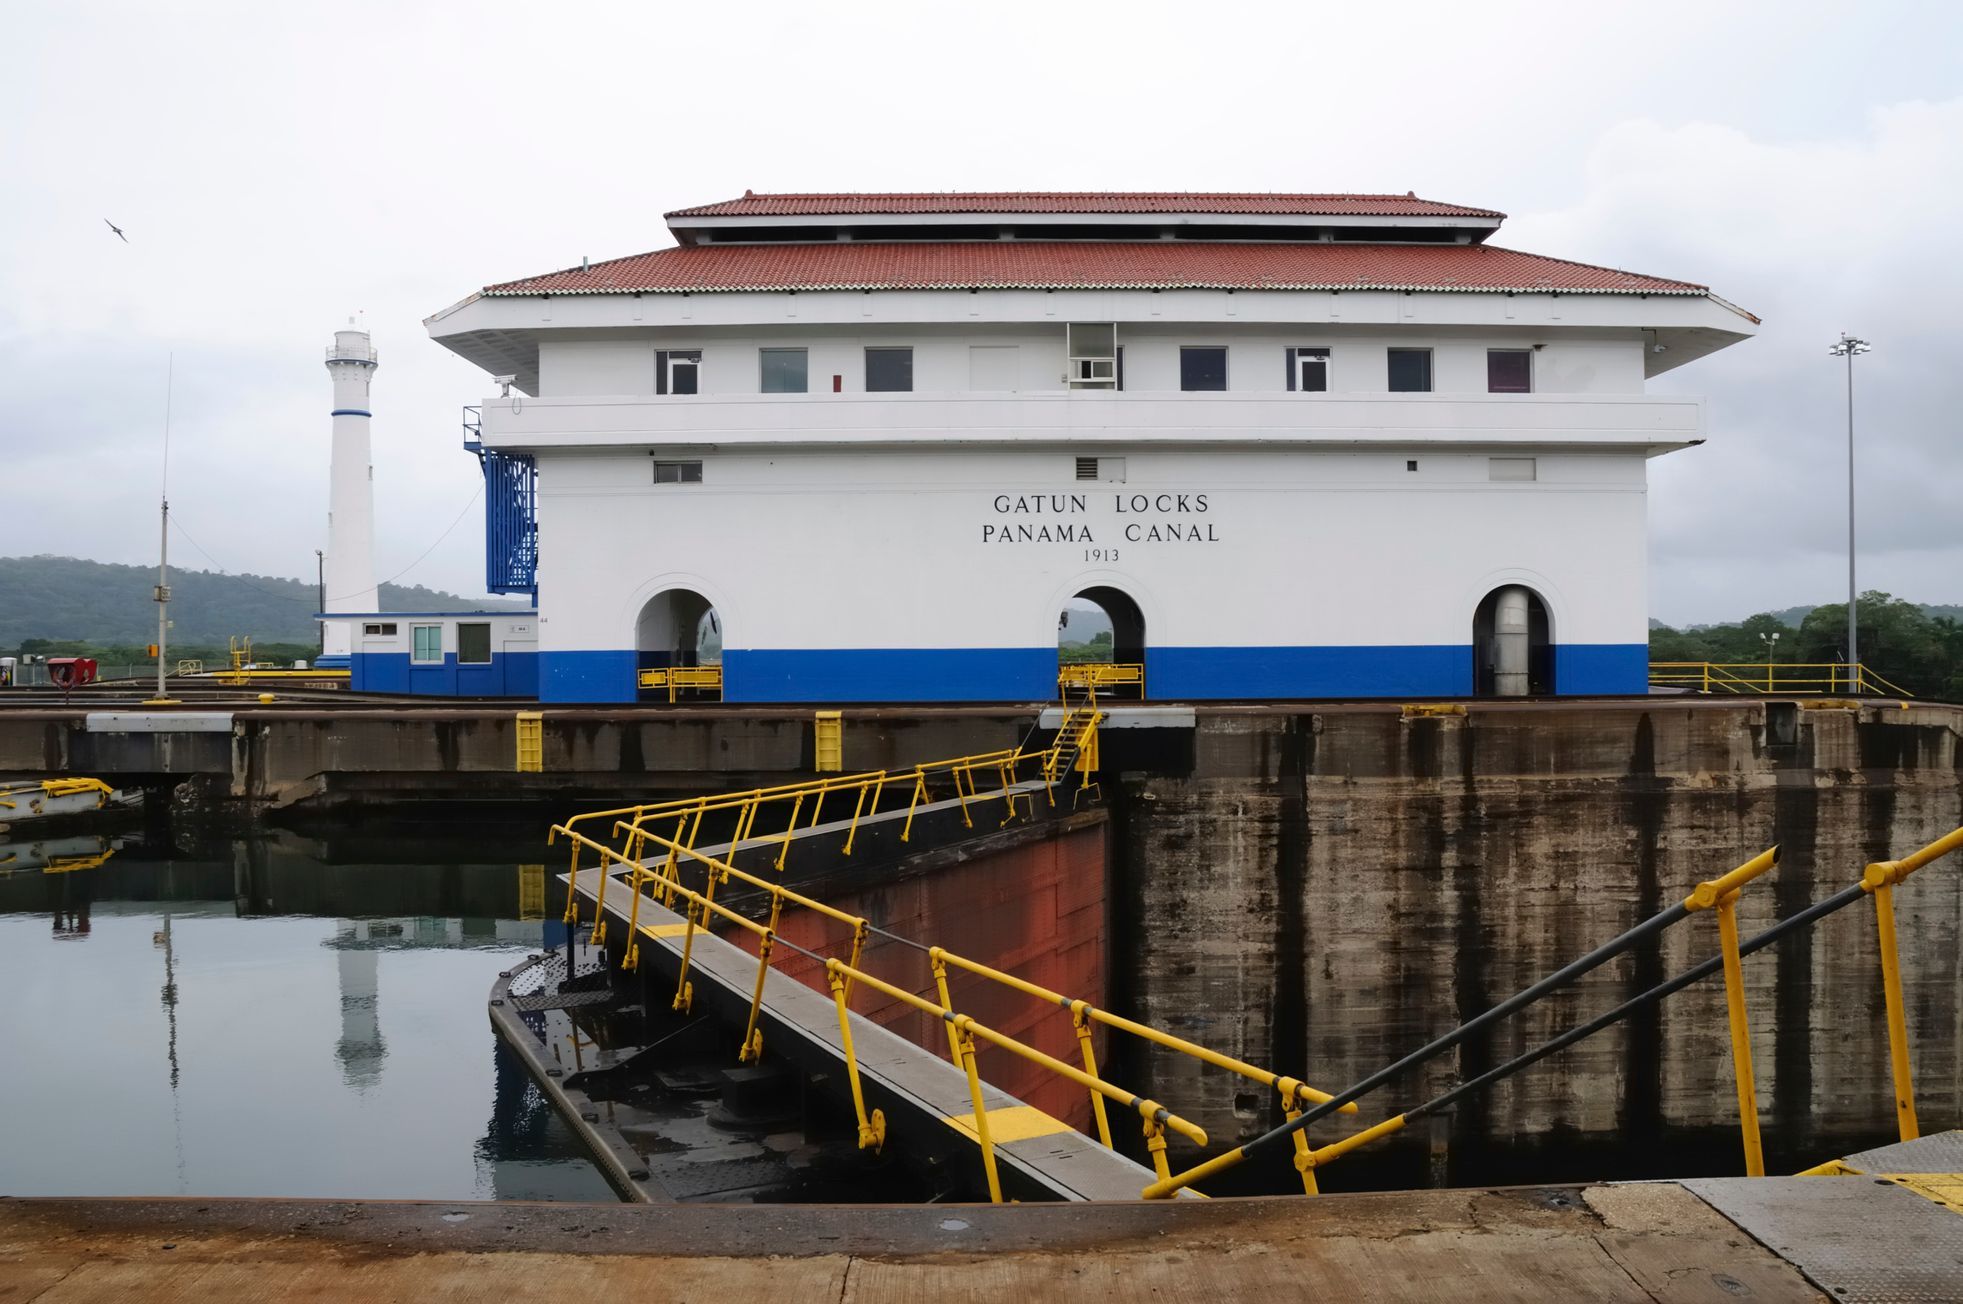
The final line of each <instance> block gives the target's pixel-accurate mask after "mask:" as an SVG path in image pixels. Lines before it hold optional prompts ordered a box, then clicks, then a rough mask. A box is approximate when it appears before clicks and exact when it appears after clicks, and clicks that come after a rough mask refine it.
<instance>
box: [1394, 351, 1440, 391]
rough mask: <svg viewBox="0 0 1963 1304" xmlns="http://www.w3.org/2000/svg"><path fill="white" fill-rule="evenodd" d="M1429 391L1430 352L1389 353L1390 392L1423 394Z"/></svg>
mask: <svg viewBox="0 0 1963 1304" xmlns="http://www.w3.org/2000/svg"><path fill="white" fill-rule="evenodd" d="M1430 390H1431V350H1430V349H1392V350H1391V351H1390V392H1391V393H1393V394H1424V393H1429V392H1430Z"/></svg>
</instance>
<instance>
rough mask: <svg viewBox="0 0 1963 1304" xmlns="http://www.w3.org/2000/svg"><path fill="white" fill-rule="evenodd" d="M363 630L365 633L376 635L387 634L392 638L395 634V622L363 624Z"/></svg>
mask: <svg viewBox="0 0 1963 1304" xmlns="http://www.w3.org/2000/svg"><path fill="white" fill-rule="evenodd" d="M361 632H362V634H363V635H374V636H376V637H382V636H387V637H391V638H392V637H394V635H395V625H394V624H393V623H388V624H378V625H363V626H362V627H361Z"/></svg>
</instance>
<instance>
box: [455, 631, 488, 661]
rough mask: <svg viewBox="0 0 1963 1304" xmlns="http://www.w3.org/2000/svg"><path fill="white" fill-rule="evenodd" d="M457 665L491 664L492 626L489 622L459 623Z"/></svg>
mask: <svg viewBox="0 0 1963 1304" xmlns="http://www.w3.org/2000/svg"><path fill="white" fill-rule="evenodd" d="M457 664H458V665H460V666H488V665H490V664H491V626H490V622H489V621H472V622H469V623H465V622H463V621H459V622H457Z"/></svg>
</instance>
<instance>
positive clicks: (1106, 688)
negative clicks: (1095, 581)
mask: <svg viewBox="0 0 1963 1304" xmlns="http://www.w3.org/2000/svg"><path fill="white" fill-rule="evenodd" d="M1056 650H1057V668H1058V673H1059V674H1060V675H1061V674H1063V673H1064V672H1065V671H1066V670H1067V668H1068V667H1070V666H1074V665H1091V666H1099V667H1109V669H1105V670H1101V671H1099V672H1097V674H1098V679H1099V683H1098V691H1099V692H1100V693H1106V692H1108V693H1111V694H1112V695H1115V696H1130V697H1143V696H1145V613H1143V612H1142V611H1140V610H1139V609H1138V604H1137V603H1136V602H1134V601H1132V598H1131V595H1130V594H1128V593H1125V592H1124V591H1123V590H1121V589H1114V588H1109V587H1105V586H1099V587H1096V588H1089V589H1085V590H1083V591H1082V592H1081V593H1078V594H1076V595H1075V596H1073V597H1071V598H1069V599H1067V600H1066V601H1065V602H1064V604H1063V611H1062V612H1061V613H1060V614H1059V615H1058V617H1057V628H1056Z"/></svg>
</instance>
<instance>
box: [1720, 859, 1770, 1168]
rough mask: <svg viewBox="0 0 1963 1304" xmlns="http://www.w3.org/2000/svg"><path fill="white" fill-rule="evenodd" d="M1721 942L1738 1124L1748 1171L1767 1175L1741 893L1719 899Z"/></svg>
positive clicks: (1730, 893)
mask: <svg viewBox="0 0 1963 1304" xmlns="http://www.w3.org/2000/svg"><path fill="white" fill-rule="evenodd" d="M1718 943H1719V945H1720V946H1722V947H1723V948H1724V995H1725V1010H1726V1016H1727V1018H1728V1019H1729V1021H1730V1024H1731V1061H1732V1070H1733V1073H1734V1075H1735V1077H1736V1078H1737V1083H1738V1126H1739V1130H1740V1131H1741V1132H1742V1133H1743V1134H1744V1141H1745V1173H1746V1175H1747V1176H1750V1177H1764V1176H1765V1153H1764V1151H1763V1150H1762V1149H1761V1148H1760V1145H1759V1105H1758V1085H1757V1083H1756V1082H1755V1081H1754V1079H1753V1077H1752V1033H1751V1028H1750V1026H1749V1024H1748V1023H1747V1022H1746V1017H1745V972H1744V965H1743V964H1742V963H1741V961H1740V959H1739V955H1738V893H1737V891H1736V890H1734V891H1731V892H1727V893H1726V894H1725V895H1724V896H1722V897H1721V898H1719V900H1718Z"/></svg>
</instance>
